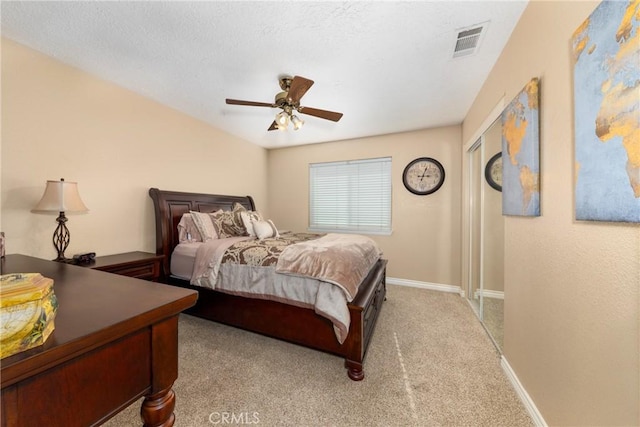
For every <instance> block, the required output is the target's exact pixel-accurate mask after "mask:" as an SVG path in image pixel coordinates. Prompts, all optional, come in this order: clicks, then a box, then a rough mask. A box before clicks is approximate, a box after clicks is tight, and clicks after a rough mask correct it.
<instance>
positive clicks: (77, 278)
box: [0, 255, 197, 427]
mask: <svg viewBox="0 0 640 427" xmlns="http://www.w3.org/2000/svg"><path fill="white" fill-rule="evenodd" d="M0 266H1V270H2V271H1V272H2V274H7V273H40V274H42V275H43V276H45V277H49V278H51V279H53V280H54V292H55V294H56V296H57V298H58V304H59V307H58V311H57V315H56V319H55V330H54V332H53V333H52V334H51V336H50V337H49V339H48V340H47V341H46V342H45V343H44V345H42V346H40V347H36V348H33V349H30V350H27V351H25V352H22V353H18V354H15V355H13V356H9V357H7V358H5V359H2V362H1V365H2V366H1V372H0V381H1V383H2V414H1V415H0V425H1V426H2V427H29V426H37V427H41V426H48V427H56V426H65V427H70V426H93V425H100V424H102V423H104V422H105V421H106V420H108V419H109V418H111V417H112V416H113V415H115V414H116V413H118V412H119V411H121V410H122V409H124V408H125V407H127V406H128V405H130V404H131V403H133V402H135V401H136V400H138V399H139V398H140V397H142V396H144V397H145V399H144V402H143V404H142V408H141V411H140V413H141V417H142V420H143V422H144V425H145V426H171V425H173V422H174V415H173V408H174V405H175V396H174V393H173V390H172V386H173V383H174V381H175V380H176V378H177V376H178V314H179V313H180V312H181V311H183V310H185V309H187V308H189V307H191V306H193V305H194V304H195V302H196V299H197V293H196V292H195V291H192V290H187V289H181V288H178V287H173V286H167V285H163V284H159V283H152V282H148V281H143V280H139V279H135V278H131V277H125V276H119V275H114V274H107V273H104V272H102V271H97V270H94V269H90V268H85V267H80V266H75V265H69V264H63V263H58V262H53V261H45V260H41V259H37V258H32V257H28V256H24V255H7V256H6V258H4V259H2V260H1V261H0Z"/></svg>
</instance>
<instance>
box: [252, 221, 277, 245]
mask: <svg viewBox="0 0 640 427" xmlns="http://www.w3.org/2000/svg"><path fill="white" fill-rule="evenodd" d="M252 224H253V230H254V231H255V233H256V237H257V238H258V239H259V240H262V239H266V238H268V237H273V238H276V239H277V238H278V237H280V234H279V233H278V229H277V228H276V226H275V224H274V223H273V221H271V220H270V219H269V220H267V221H252Z"/></svg>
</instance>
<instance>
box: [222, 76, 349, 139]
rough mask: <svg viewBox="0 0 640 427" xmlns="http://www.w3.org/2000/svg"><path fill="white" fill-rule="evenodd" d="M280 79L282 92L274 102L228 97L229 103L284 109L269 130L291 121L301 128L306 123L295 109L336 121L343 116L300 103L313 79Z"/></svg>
mask: <svg viewBox="0 0 640 427" xmlns="http://www.w3.org/2000/svg"><path fill="white" fill-rule="evenodd" d="M279 80H280V88H281V89H282V92H279V93H278V94H277V95H276V97H275V101H274V102H273V103H269V102H254V101H242V100H239V99H229V98H227V104H232V105H248V106H253V107H271V108H280V109H282V111H281V112H280V113H278V114H276V119H275V120H274V121H273V123H271V126H269V129H268V130H276V129H280V130H286V129H287V127H288V126H289V123H291V124H293V129H294V130H298V129H300V128H301V127H302V125H303V124H304V121H303V120H302V119H300V118H299V117H298V116H296V115H294V114H293V112H294V111H297V112H299V113H301V114H308V115H310V116H314V117H319V118H321V119H326V120H331V121H334V122H337V121H338V120H340V119H341V118H342V113H336V112H334V111H327V110H319V109H317V108H311V107H303V106H301V105H300V99H301V98H302V96H303V95H304V94H305V93H307V91H308V90H309V88H310V87H311V86H312V85H313V80H309V79H306V78H304V77H300V76H294V77H290V76H281V77H280V79H279Z"/></svg>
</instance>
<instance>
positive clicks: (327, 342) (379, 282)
mask: <svg viewBox="0 0 640 427" xmlns="http://www.w3.org/2000/svg"><path fill="white" fill-rule="evenodd" d="M149 195H150V196H151V198H152V199H153V204H154V208H155V218H156V253H157V254H158V255H163V256H164V260H163V267H162V279H161V280H162V281H163V282H165V283H168V284H171V285H176V286H181V287H184V288H188V289H194V290H197V291H198V293H199V296H198V301H197V303H196V305H195V306H194V307H192V308H190V309H189V310H187V311H186V313H188V314H192V315H194V316H198V317H202V318H205V319H208V320H213V321H216V322H220V323H225V324H228V325H231V326H235V327H239V328H242V329H246V330H249V331H253V332H258V333H261V334H264V335H268V336H271V337H274V338H278V339H282V340H285V341H289V342H293V343H296V344H300V345H303V346H305V347H310V348H314V349H317V350H321V351H324V352H328V353H332V354H336V355H338V356H342V357H344V358H345V367H346V368H347V374H348V376H349V378H351V379H352V380H354V381H359V380H362V379H363V378H364V370H363V360H364V357H365V354H366V351H367V347H368V346H369V342H370V340H371V336H372V335H373V331H374V327H375V324H376V321H377V319H378V313H379V311H380V308H381V306H382V302H383V300H384V299H385V295H386V282H385V279H386V265H387V261H386V260H384V259H380V260H379V261H378V262H377V264H376V265H375V266H374V267H373V268H372V270H371V271H370V272H369V275H368V276H367V277H366V278H365V279H364V281H363V282H362V284H361V285H360V287H359V291H358V294H357V295H356V297H355V298H354V300H353V301H352V302H351V303H349V305H348V307H349V313H350V315H351V325H350V328H349V334H348V336H347V338H346V340H345V342H344V343H343V344H339V343H338V340H337V339H336V336H335V333H334V330H333V324H332V323H331V321H329V320H328V319H326V318H324V317H322V316H319V315H317V314H316V313H315V312H314V311H313V310H312V309H307V308H301V307H296V306H292V305H287V304H283V303H280V302H276V301H269V300H262V299H254V298H246V297H240V296H236V295H230V294H225V293H221V292H217V291H214V290H211V289H206V288H201V287H197V286H191V285H190V284H189V282H188V281H185V280H181V279H177V278H175V277H172V276H171V272H170V271H169V266H170V261H171V260H170V258H171V253H172V252H173V249H174V248H175V247H176V245H177V244H178V228H177V226H178V222H180V218H181V217H182V215H183V214H184V213H187V212H189V211H200V212H214V211H217V210H218V209H224V210H230V209H231V206H232V205H233V204H234V203H235V202H238V203H241V204H242V205H243V206H245V207H246V208H247V209H248V210H255V205H254V202H253V199H252V198H251V196H244V197H242V196H223V195H216V194H198V193H184V192H176V191H161V190H158V189H157V188H151V189H150V190H149ZM310 369H311V368H310Z"/></svg>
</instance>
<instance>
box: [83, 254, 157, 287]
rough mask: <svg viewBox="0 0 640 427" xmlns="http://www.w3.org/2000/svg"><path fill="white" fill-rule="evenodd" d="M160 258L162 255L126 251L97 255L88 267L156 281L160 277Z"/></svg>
mask: <svg viewBox="0 0 640 427" xmlns="http://www.w3.org/2000/svg"><path fill="white" fill-rule="evenodd" d="M162 260H163V256H162V255H156V254H151V253H147V252H128V253H124V254H116V255H108V256H103V257H97V258H96V260H95V263H94V264H91V265H89V268H92V269H94V270H100V271H106V272H108V273H114V274H119V275H121V276H128V277H135V278H137V279H144V280H152V281H154V282H157V281H158V280H159V279H160V269H161V267H162Z"/></svg>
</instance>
